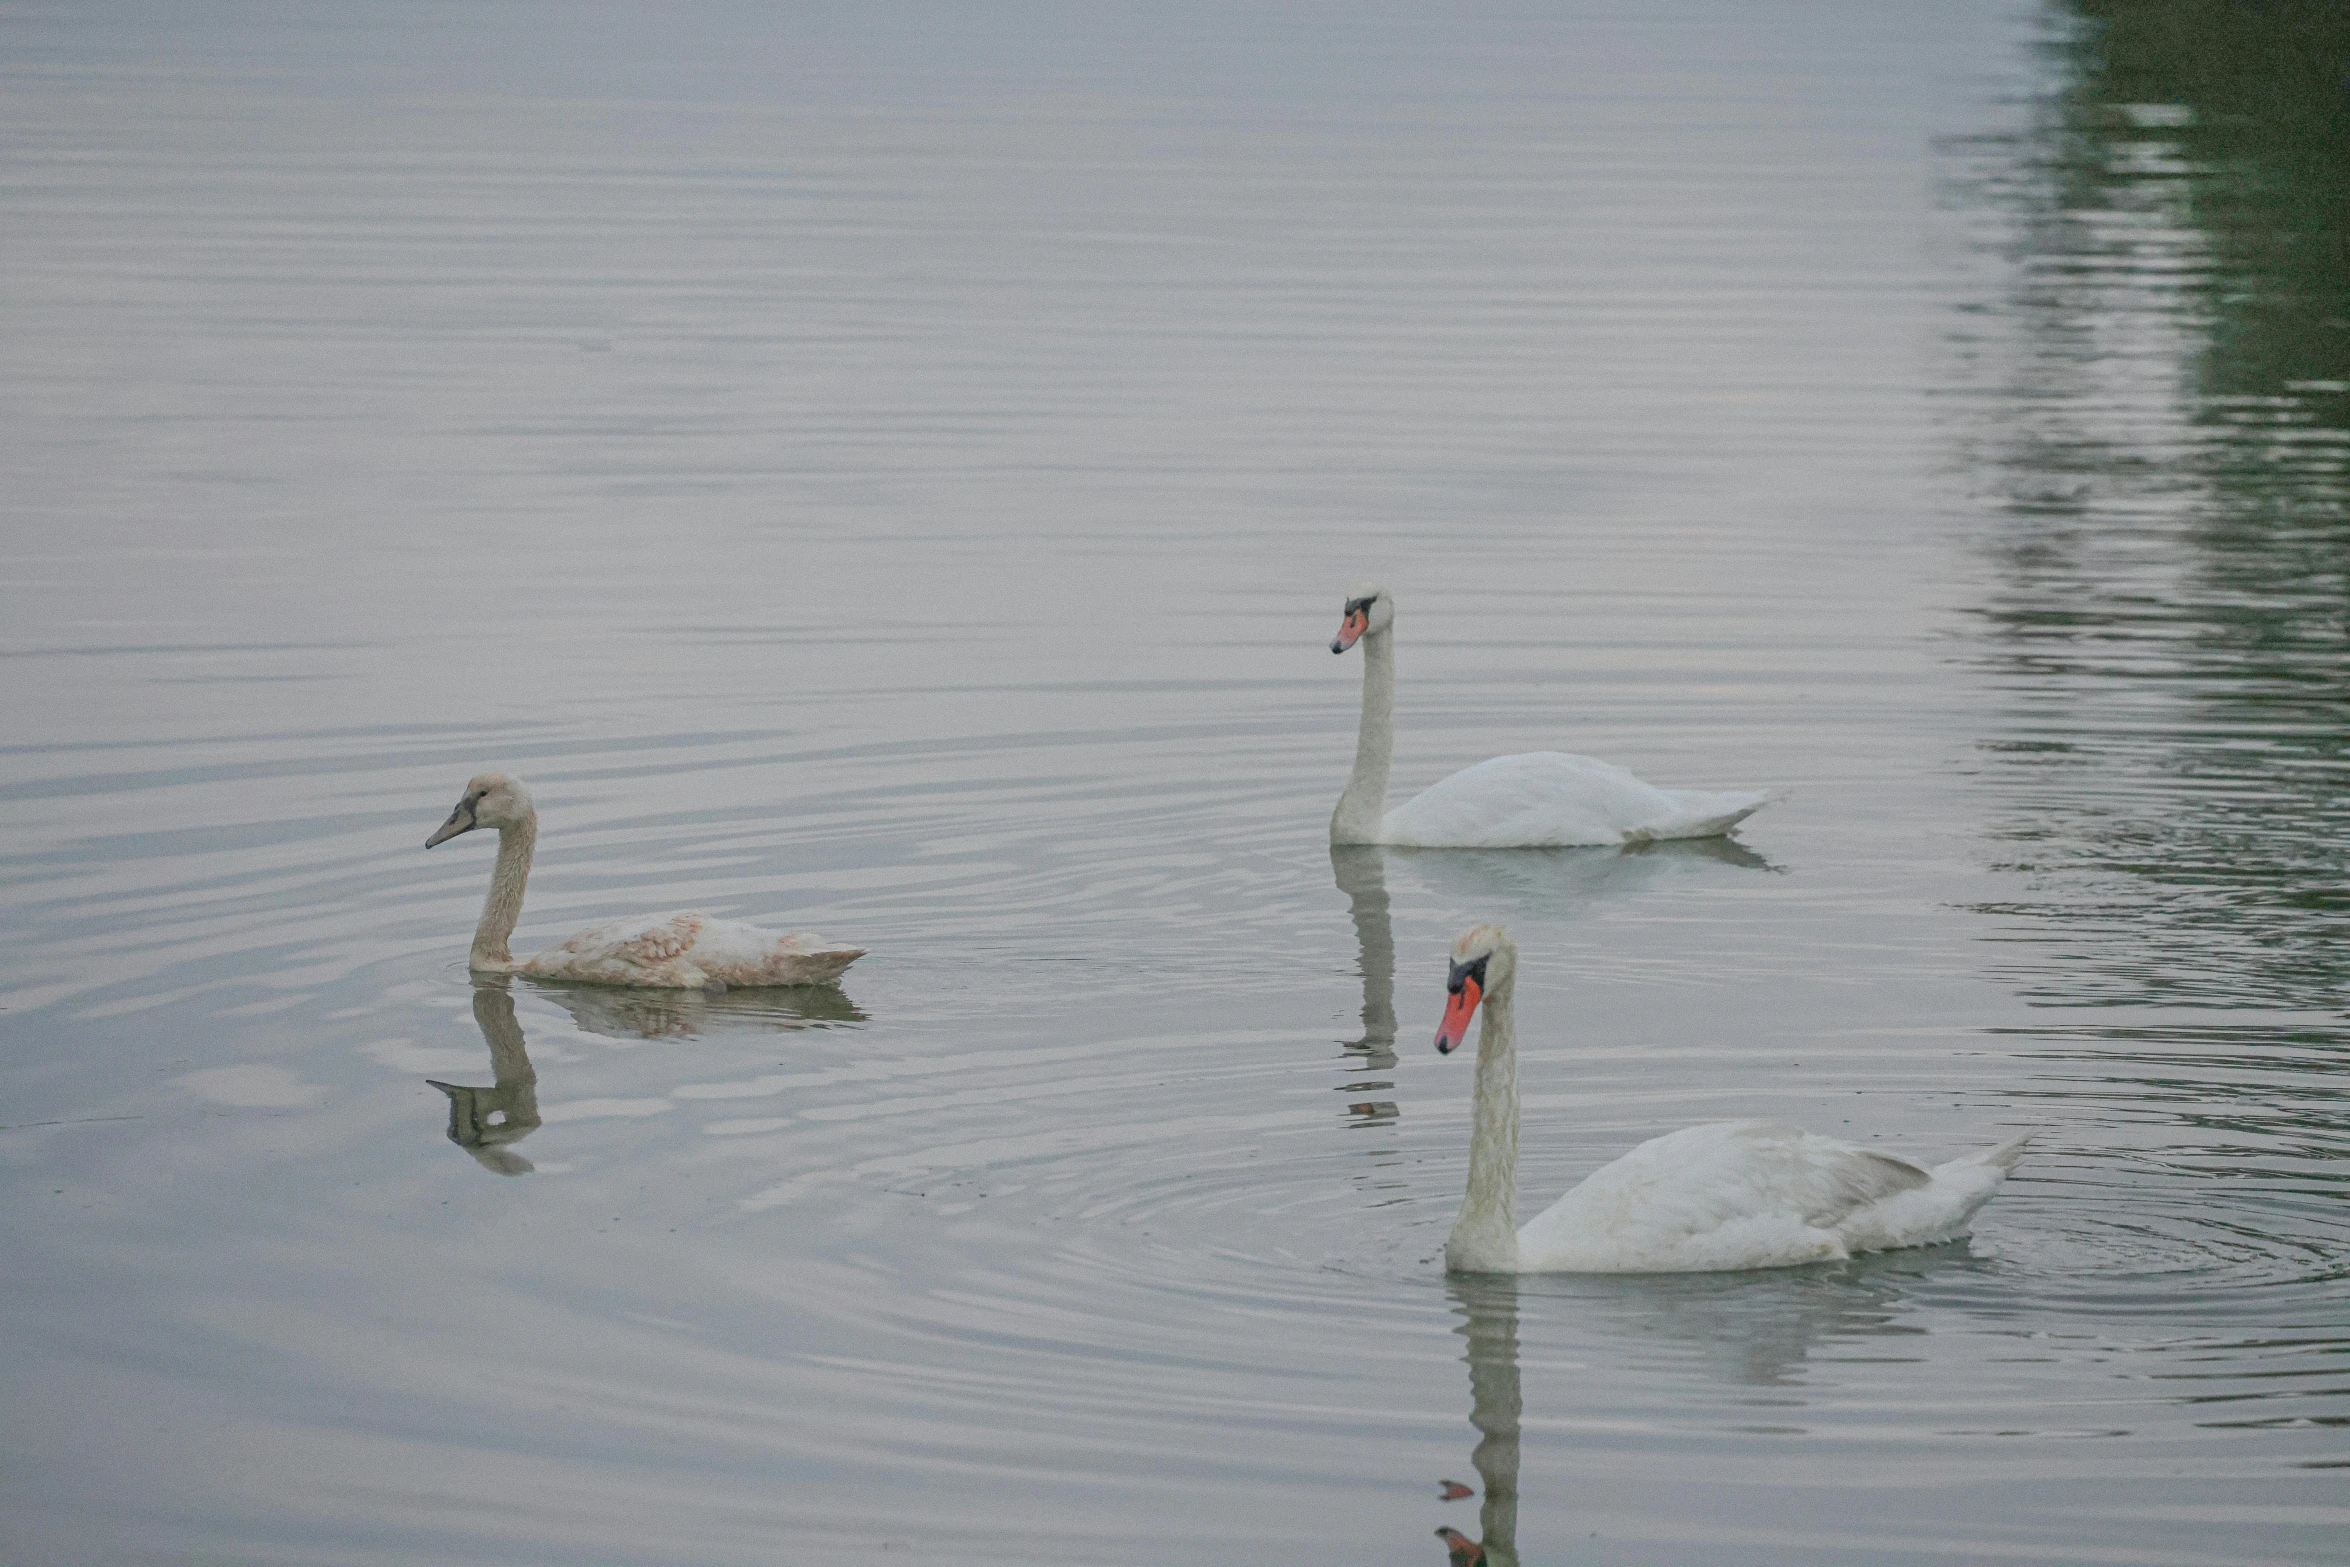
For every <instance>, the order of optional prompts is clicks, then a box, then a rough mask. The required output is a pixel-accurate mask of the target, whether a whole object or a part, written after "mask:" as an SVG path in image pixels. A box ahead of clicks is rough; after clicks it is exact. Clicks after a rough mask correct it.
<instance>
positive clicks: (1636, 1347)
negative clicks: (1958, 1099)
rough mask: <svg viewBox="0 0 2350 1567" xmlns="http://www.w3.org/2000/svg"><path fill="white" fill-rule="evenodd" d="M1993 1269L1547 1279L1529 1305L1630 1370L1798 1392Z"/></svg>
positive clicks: (1944, 1257) (1858, 1260)
mask: <svg viewBox="0 0 2350 1567" xmlns="http://www.w3.org/2000/svg"><path fill="white" fill-rule="evenodd" d="M1993 1266H1994V1265H1993V1264H1991V1263H1988V1262H1986V1261H1984V1260H1982V1259H1980V1258H1977V1257H1975V1256H1973V1255H1972V1254H1971V1253H1970V1252H1969V1250H1968V1247H1967V1242H1966V1241H1964V1240H1956V1241H1950V1242H1947V1243H1945V1244H1943V1245H1940V1246H1921V1247H1917V1248H1914V1249H1912V1250H1908V1251H1898V1252H1872V1253H1869V1254H1867V1255H1865V1256H1860V1257H1854V1258H1851V1259H1849V1260H1847V1261H1842V1262H1833V1263H1821V1264H1816V1265H1814V1266H1812V1267H1808V1268H1769V1269H1761V1270H1757V1271H1754V1272H1746V1273H1624V1274H1604V1273H1589V1274H1545V1275H1540V1276H1538V1277H1522V1278H1520V1279H1519V1280H1518V1284H1519V1287H1520V1294H1521V1298H1524V1299H1534V1298H1537V1297H1540V1298H1544V1299H1548V1298H1551V1297H1562V1296H1563V1297H1565V1298H1564V1299H1563V1300H1562V1301H1561V1302H1560V1306H1561V1309H1563V1310H1564V1311H1566V1312H1567V1313H1568V1314H1569V1315H1570V1317H1571V1318H1572V1320H1574V1321H1575V1322H1576V1323H1578V1324H1579V1325H1582V1326H1584V1327H1586V1328H1587V1329H1588V1330H1589V1331H1590V1332H1591V1334H1592V1335H1593V1336H1594V1337H1602V1338H1605V1339H1607V1340H1609V1347H1608V1353H1609V1355H1610V1356H1611V1357H1612V1358H1614V1359H1615V1360H1616V1361H1618V1362H1619V1363H1621V1364H1624V1365H1629V1366H1639V1365H1643V1364H1646V1365H1648V1366H1650V1367H1653V1368H1654V1369H1656V1370H1659V1371H1665V1372H1668V1373H1670V1372H1674V1371H1680V1372H1691V1371H1693V1372H1696V1373H1697V1374H1698V1375H1700V1376H1701V1377H1703V1378H1704V1379H1705V1380H1707V1381H1710V1382H1716V1383H1720V1384H1724V1385H1727V1386H1730V1387H1739V1388H1797V1387H1800V1386H1802V1385H1803V1383H1804V1381H1805V1380H1806V1375H1807V1366H1808V1364H1809V1363H1810V1361H1811V1360H1812V1359H1813V1357H1814V1356H1815V1355H1816V1354H1817V1353H1818V1352H1819V1351H1820V1349H1821V1348H1822V1346H1826V1345H1836V1344H1840V1343H1844V1342H1847V1341H1850V1340H1854V1339H1866V1338H1883V1337H1894V1338H1913V1337H1915V1336H1917V1335H1918V1334H1919V1333H1921V1332H1923V1331H1924V1330H1923V1329H1922V1328H1920V1327H1918V1326H1917V1325H1916V1324H1915V1322H1914V1321H1912V1320H1911V1310H1910V1301H1909V1297H1910V1293H1911V1291H1912V1290H1913V1289H1914V1288H1915V1287H1916V1286H1917V1285H1919V1284H1921V1283H1923V1282H1925V1281H1926V1280H1928V1279H1932V1280H1934V1281H1936V1282H1937V1283H1942V1284H1957V1283H1960V1282H1961V1281H1963V1279H1964V1278H1965V1276H1966V1275H1967V1274H1969V1273H1986V1272H1989V1271H1991V1270H1992V1268H1993ZM1881 1353H1882V1352H1881V1351H1880V1352H1879V1354H1880V1355H1881Z"/></svg>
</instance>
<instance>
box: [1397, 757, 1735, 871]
mask: <svg viewBox="0 0 2350 1567" xmlns="http://www.w3.org/2000/svg"><path fill="white" fill-rule="evenodd" d="M1768 798H1769V797H1768V796H1767V795H1763V794H1709V793H1705V792H1702V791H1699V790H1690V789H1659V788H1656V787H1654V786H1652V785H1650V784H1646V783H1643V782H1641V781H1640V780H1639V779H1638V778H1636V777H1634V776H1633V775H1632V774H1631V773H1629V772H1627V771H1626V770H1625V769H1623V768H1621V767H1618V766H1616V765H1614V764H1613V763H1610V762H1602V761H1598V760H1595V759H1594V758H1592V757H1588V756H1574V755H1570V754H1568V753H1567V752H1564V751H1530V752H1527V753H1526V754H1524V755H1522V756H1497V757H1494V758H1493V759H1492V760H1490V761H1485V762H1479V763H1478V764H1477V765H1476V766H1474V767H1465V768H1463V769H1461V770H1460V771H1459V772H1457V773H1455V774H1453V775H1452V776H1451V777H1450V778H1447V779H1445V780H1443V781H1442V782H1441V783H1438V784H1435V785H1433V786H1431V787H1430V788H1428V789H1427V790H1425V791H1424V792H1422V793H1420V794H1418V795H1416V796H1414V797H1413V798H1412V799H1410V800H1407V801H1406V802H1404V803H1403V804H1402V805H1399V806H1397V807H1396V808H1395V809H1394V810H1392V811H1390V812H1388V813H1387V816H1386V819H1385V820H1384V821H1383V822H1382V824H1381V826H1380V832H1379V841H1380V842H1382V843H1391V844H1399V845H1408V846H1416V847H1419V848H1428V849H1531V848H1553V847H1557V848H1566V847H1573V846H1578V845H1598V844H1619V843H1627V842H1636V841H1638V840H1641V839H1645V838H1698V837H1710V836H1712V835H1713V834H1715V833H1721V832H1727V831H1728V830H1729V829H1730V828H1731V827H1732V826H1733V825H1735V824H1736V823H1737V822H1738V821H1739V820H1740V819H1741V818H1743V817H1745V816H1746V815H1748V814H1749V813H1751V812H1752V811H1754V810H1755V809H1757V808H1758V807H1760V806H1761V805H1762V804H1763V803H1764V801H1765V800H1766V799H1768Z"/></svg>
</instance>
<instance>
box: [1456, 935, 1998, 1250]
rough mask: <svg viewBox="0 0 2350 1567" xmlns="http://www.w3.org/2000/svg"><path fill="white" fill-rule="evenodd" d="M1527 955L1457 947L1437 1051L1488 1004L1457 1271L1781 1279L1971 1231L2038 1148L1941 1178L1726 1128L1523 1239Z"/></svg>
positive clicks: (1945, 1169) (1701, 1130)
mask: <svg viewBox="0 0 2350 1567" xmlns="http://www.w3.org/2000/svg"><path fill="white" fill-rule="evenodd" d="M1517 972H1518V947H1517V943H1515V942H1513V941H1511V940H1510V938H1509V933H1508V932H1507V931H1505V930H1503V929H1502V928H1501V927H1500V926H1498V925H1479V926H1477V927H1476V928H1475V929H1473V930H1470V931H1468V932H1466V933H1464V934H1463V935H1462V937H1461V939H1460V940H1458V941H1456V942H1454V943H1453V949H1452V974H1451V977H1450V979H1449V981H1448V982H1447V987H1446V988H1447V989H1448V990H1449V991H1450V993H1451V994H1450V999H1449V1000H1448V1001H1447V1003H1446V1005H1445V1009H1444V1022H1443V1024H1442V1025H1441V1026H1439V1027H1438V1029H1437V1030H1436V1048H1437V1050H1438V1051H1440V1052H1442V1053H1444V1054H1447V1055H1449V1054H1451V1052H1452V1050H1453V1047H1454V1046H1456V1045H1458V1044H1459V1043H1460V1042H1461V1037H1462V1035H1463V1034H1465V1033H1466V1032H1467V1030H1468V1027H1469V1018H1470V1015H1471V1014H1473V1013H1474V1012H1475V1011H1476V1010H1477V1003H1478V1001H1479V999H1480V998H1482V999H1483V1001H1484V1003H1485V1025H1484V1027H1483V1029H1481V1030H1480V1031H1479V1033H1478V1035H1477V1097H1476V1110H1475V1114H1474V1118H1473V1119H1474V1126H1475V1132H1474V1136H1473V1140H1472V1141H1471V1143H1470V1145H1469V1190H1468V1195H1467V1197H1466V1198H1464V1199H1463V1201H1462V1203H1461V1215H1460V1218H1459V1219H1457V1220H1455V1221H1454V1223H1453V1227H1452V1235H1451V1237H1450V1238H1449V1239H1448V1240H1446V1241H1445V1243H1444V1264H1445V1266H1446V1267H1447V1268H1449V1269H1451V1270H1452V1271H1453V1272H1456V1273H1706V1272H1715V1271H1720V1270H1725V1269H1731V1268H1783V1267H1789V1266H1792V1265H1794V1264H1797V1263H1805V1262H1825V1261H1830V1260H1833V1259H1836V1258H1840V1257H1849V1256H1851V1255H1852V1254H1853V1253H1855V1252H1863V1251H1885V1250H1889V1249H1891V1248H1893V1247H1897V1246H1929V1245H1932V1244H1934V1243H1935V1242H1937V1241H1947V1240H1955V1239H1957V1238H1958V1237H1959V1236H1961V1235H1964V1234H1965V1233H1966V1228H1967V1220H1968V1219H1970V1218H1972V1217H1973V1216H1974V1212H1975V1210H1976V1209H1978V1208H1980V1207H1982V1206H1983V1204H1984V1203H1986V1202H1988V1201H1990V1200H1991V1194H1992V1193H1993V1192H1995V1191H1997V1190H1998V1189H1999V1183H2000V1182H2002V1181H2004V1180H2005V1179H2006V1178H2007V1172H2008V1171H2009V1170H2011V1169H2013V1168H2014V1166H2015V1162H2016V1160H2017V1159H2018V1158H2020V1157H2021V1156H2022V1154H2023V1150H2024V1143H2025V1142H2026V1141H2027V1139H2025V1138H2017V1139H2016V1140H2015V1141H2013V1142H2009V1143H2002V1144H2000V1145H1999V1146H1998V1147H1996V1148H1987V1149H1982V1150H1979V1151H1977V1152H1975V1153H1971V1154H1967V1155H1964V1156H1963V1157H1961V1158H1957V1159H1953V1160H1951V1161H1950V1162H1949V1163H1948V1164H1941V1165H1936V1166H1934V1167H1933V1168H1932V1169H1930V1170H1929V1169H1926V1168H1924V1167H1922V1166H1919V1165H1915V1164H1911V1163H1910V1162H1909V1161H1908V1160H1906V1159H1896V1158H1894V1157H1893V1156H1891V1155H1890V1154H1882V1153H1876V1152H1874V1151H1872V1150H1870V1149H1866V1148H1856V1147H1854V1146H1853V1145H1852V1144H1850V1143H1844V1142H1838V1141H1837V1140H1836V1139H1834V1138H1832V1137H1821V1136H1818V1135H1816V1134H1814V1133H1811V1132H1807V1131H1805V1130H1803V1128H1801V1127H1799V1126H1785V1125H1781V1124H1778V1123H1776V1122H1771V1121H1721V1122H1715V1123H1713V1124H1710V1125H1705V1126H1692V1127H1688V1128H1686V1129H1685V1130H1682V1131H1678V1132H1670V1133H1667V1134H1666V1135H1665V1136H1663V1137H1658V1138H1654V1139H1651V1140H1650V1141H1648V1142H1645V1143H1642V1144H1641V1145H1640V1146H1639V1147H1637V1148H1635V1149H1633V1150H1632V1151H1631V1152H1630V1153H1628V1154H1625V1155H1624V1156H1623V1157H1622V1158H1620V1159H1617V1160H1616V1161H1615V1162H1614V1163H1612V1164H1607V1165H1603V1166H1601V1167H1600V1168H1599V1169H1597V1170H1595V1171H1593V1172H1592V1173H1591V1174H1590V1175H1588V1176H1586V1177H1585V1178H1584V1180H1583V1183H1582V1184H1581V1185H1580V1186H1577V1187H1576V1188H1575V1189H1574V1190H1573V1191H1571V1192H1569V1193H1567V1194H1566V1196H1564V1197H1561V1198H1560V1199H1559V1200H1558V1201H1557V1202H1555V1203H1553V1204H1551V1205H1550V1207H1548V1208H1546V1209H1544V1210H1543V1211H1542V1212H1541V1213H1539V1214H1536V1215H1535V1216H1534V1217H1533V1218H1531V1219H1529V1220H1527V1221H1526V1224H1525V1227H1524V1228H1523V1229H1521V1228H1519V1227H1518V1223H1517V1218H1516V1210H1517V1197H1518V1033H1517V1023H1516V1019H1515V1016H1514V1013H1513V1001H1514V998H1515V994H1516V990H1517Z"/></svg>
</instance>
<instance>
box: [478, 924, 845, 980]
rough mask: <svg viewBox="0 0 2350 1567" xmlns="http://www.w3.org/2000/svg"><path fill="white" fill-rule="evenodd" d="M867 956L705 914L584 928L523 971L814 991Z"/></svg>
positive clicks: (808, 937) (554, 976) (581, 977)
mask: <svg viewBox="0 0 2350 1567" xmlns="http://www.w3.org/2000/svg"><path fill="white" fill-rule="evenodd" d="M864 955H865V949H864V948H862V947H842V946H836V945H835V944H833V943H831V942H828V941H826V940H825V939H824V938H823V937H822V936H812V935H806V934H800V933H794V934H791V935H784V934H782V933H780V932H777V931H772V930H763V929H761V928H760V927H759V926H756V925H746V924H744V923H743V922H742V921H740V920H722V919H713V918H711V917H710V916H709V915H706V914H695V913H690V912H687V913H674V914H647V915H639V916H637V917H636V918H633V919H624V920H613V921H611V922H610V923H608V924H604V925H594V926H590V927H589V928H588V929H586V930H583V931H581V932H580V933H579V934H578V935H576V936H573V937H572V938H571V939H570V940H569V941H566V942H565V943H563V945H561V946H560V947H557V948H555V949H553V950H552V951H549V952H542V953H540V954H539V955H538V956H537V957H535V958H532V959H531V960H530V961H529V962H528V963H526V964H524V965H523V966H522V972H524V973H526V974H531V975H535V976H537V977H538V978H541V979H565V980H573V981H577V982H579V983H583V984H591V985H647V986H656V987H663V988H670V989H681V990H695V989H700V988H703V987H704V986H707V985H708V984H709V983H710V982H711V981H712V980H716V981H718V982H719V983H721V984H725V985H745V986H750V985H818V984H824V983H827V982H829V981H831V980H835V979H838V978H839V977H840V973H841V970H843V969H845V968H847V967H848V966H849V965H850V964H851V963H853V962H855V961H856V960H857V959H858V958H861V957H863V956H864Z"/></svg>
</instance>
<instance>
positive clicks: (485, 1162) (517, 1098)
mask: <svg viewBox="0 0 2350 1567" xmlns="http://www.w3.org/2000/svg"><path fill="white" fill-rule="evenodd" d="M506 987H507V982H506V980H505V978H504V977H503V976H500V977H499V978H497V979H478V980H475V981H474V984H473V1021H474V1023H475V1025H476V1026H477V1027H479V1028H480V1029H481V1037H482V1042H483V1043H484V1044H486V1045H488V1046H489V1047H490V1074H491V1076H493V1077H494V1078H496V1079H497V1081H496V1082H495V1083H493V1084H492V1085H491V1086H489V1087H487V1088H473V1087H468V1086H466V1085H465V1084H463V1083H443V1082H437V1081H434V1080H433V1079H431V1078H427V1079H425V1081H426V1082H428V1083H431V1084H432V1086H433V1087H435V1088H437V1089H439V1090H440V1091H441V1092H442V1093H444V1094H447V1095H448V1096H449V1141H451V1142H453V1143H455V1144H456V1145H457V1146H458V1147H460V1148H462V1149H464V1150H465V1151H466V1152H467V1153H469V1154H471V1155H473V1157H474V1159H475V1160H476V1161H478V1162H479V1163H480V1165H481V1167H482V1168H483V1169H485V1170H490V1171H494V1172H495V1173H497V1174H499V1175H527V1174H529V1173H530V1171H531V1169H532V1168H533V1166H532V1165H531V1162H530V1161H529V1160H528V1159H525V1158H524V1157H523V1156H522V1155H521V1154H519V1153H516V1152H515V1151H514V1147H513V1145H514V1144H516V1143H518V1142H520V1141H522V1139H524V1138H525V1137H528V1136H529V1135H530V1134H531V1133H532V1132H534V1131H536V1130H538V1126H539V1075H538V1073H537V1071H535V1070H534V1069H533V1068H532V1066H531V1064H530V1051H529V1050H528V1049H527V1048H525V1046H524V1044H523V1040H522V1024H521V1023H520V1022H519V1021H517V1020H516V1018H515V1016H514V996H513V993H512V992H511V991H509V990H508V989H507V988H506Z"/></svg>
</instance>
